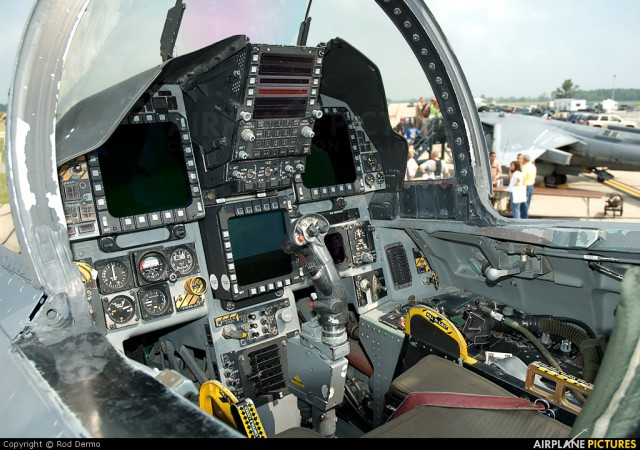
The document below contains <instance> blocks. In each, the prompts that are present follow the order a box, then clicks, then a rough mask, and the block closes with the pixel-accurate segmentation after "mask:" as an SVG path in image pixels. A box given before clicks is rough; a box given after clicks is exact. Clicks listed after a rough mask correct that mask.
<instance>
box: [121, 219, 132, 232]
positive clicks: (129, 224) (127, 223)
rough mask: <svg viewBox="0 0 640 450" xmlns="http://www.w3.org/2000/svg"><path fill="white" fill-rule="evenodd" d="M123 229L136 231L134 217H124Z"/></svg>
mask: <svg viewBox="0 0 640 450" xmlns="http://www.w3.org/2000/svg"><path fill="white" fill-rule="evenodd" d="M121 220H122V229H123V230H133V229H135V225H134V221H133V218H132V217H123V218H122V219H121Z"/></svg>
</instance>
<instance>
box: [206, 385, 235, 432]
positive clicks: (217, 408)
mask: <svg viewBox="0 0 640 450" xmlns="http://www.w3.org/2000/svg"><path fill="white" fill-rule="evenodd" d="M234 403H238V399H237V397H236V396H235V395H233V392H231V391H230V390H229V389H227V388H226V387H225V386H223V385H222V383H220V382H219V381H217V380H209V381H205V382H204V383H203V384H202V386H201V387H200V409H202V410H203V411H205V412H208V413H209V414H212V415H214V416H216V417H217V418H218V419H220V420H222V421H223V422H225V423H227V424H228V425H230V426H232V427H233V428H236V421H235V419H234V418H233V414H232V413H231V405H232V404H234Z"/></svg>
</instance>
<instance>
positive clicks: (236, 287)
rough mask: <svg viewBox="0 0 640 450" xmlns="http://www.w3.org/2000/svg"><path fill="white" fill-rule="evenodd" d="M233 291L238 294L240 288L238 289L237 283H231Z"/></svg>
mask: <svg viewBox="0 0 640 450" xmlns="http://www.w3.org/2000/svg"><path fill="white" fill-rule="evenodd" d="M233 292H234V293H235V294H239V293H240V290H239V289H238V285H237V284H234V285H233Z"/></svg>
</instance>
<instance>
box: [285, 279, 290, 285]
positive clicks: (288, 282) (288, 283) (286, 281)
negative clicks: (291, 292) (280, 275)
mask: <svg viewBox="0 0 640 450" xmlns="http://www.w3.org/2000/svg"><path fill="white" fill-rule="evenodd" d="M284 285H285V286H290V285H291V279H290V278H286V279H285V280H284Z"/></svg>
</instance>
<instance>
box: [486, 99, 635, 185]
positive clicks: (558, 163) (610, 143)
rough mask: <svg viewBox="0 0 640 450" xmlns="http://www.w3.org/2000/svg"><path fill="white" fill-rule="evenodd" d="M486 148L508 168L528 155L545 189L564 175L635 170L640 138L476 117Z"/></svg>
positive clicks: (537, 120)
mask: <svg viewBox="0 0 640 450" xmlns="http://www.w3.org/2000/svg"><path fill="white" fill-rule="evenodd" d="M479 115H480V120H481V122H482V124H483V126H484V128H485V135H486V136H487V140H488V144H487V145H488V146H489V147H490V148H491V150H493V151H495V152H496V157H497V159H498V161H501V162H502V163H503V165H505V166H507V167H508V166H509V163H510V162H511V161H515V160H516V156H517V155H518V153H523V154H524V153H529V154H530V156H531V159H532V160H535V162H536V166H537V168H538V175H539V176H542V177H544V182H545V184H546V185H549V186H556V185H558V184H564V183H566V182H567V175H579V174H580V173H590V172H593V171H594V170H595V169H602V170H606V169H609V170H623V171H637V170H640V134H638V132H637V131H636V130H634V129H631V130H630V129H624V128H621V127H615V128H610V129H607V128H598V127H588V126H584V125H579V124H574V123H571V122H565V121H560V120H555V119H547V118H544V117H537V116H527V115H522V114H505V113H498V112H480V113H479Z"/></svg>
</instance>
